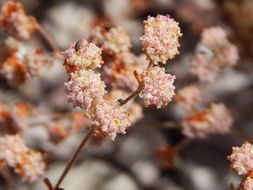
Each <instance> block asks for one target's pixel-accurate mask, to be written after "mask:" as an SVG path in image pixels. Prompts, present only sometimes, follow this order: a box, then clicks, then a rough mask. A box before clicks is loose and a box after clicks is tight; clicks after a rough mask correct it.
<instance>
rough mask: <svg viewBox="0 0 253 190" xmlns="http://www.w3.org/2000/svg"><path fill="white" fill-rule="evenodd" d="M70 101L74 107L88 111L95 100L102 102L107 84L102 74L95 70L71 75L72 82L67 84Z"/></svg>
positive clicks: (81, 71)
mask: <svg viewBox="0 0 253 190" xmlns="http://www.w3.org/2000/svg"><path fill="white" fill-rule="evenodd" d="M65 86H66V92H67V95H68V101H69V102H71V103H72V104H73V106H74V107H80V108H82V109H84V110H87V109H89V108H90V107H91V105H92V102H93V101H94V100H101V99H103V96H104V95H105V93H106V90H105V83H104V82H103V81H102V80H101V77H100V74H99V73H95V72H94V71H93V70H85V69H83V70H80V71H77V72H73V73H71V75H70V80H69V81H68V82H66V83H65Z"/></svg>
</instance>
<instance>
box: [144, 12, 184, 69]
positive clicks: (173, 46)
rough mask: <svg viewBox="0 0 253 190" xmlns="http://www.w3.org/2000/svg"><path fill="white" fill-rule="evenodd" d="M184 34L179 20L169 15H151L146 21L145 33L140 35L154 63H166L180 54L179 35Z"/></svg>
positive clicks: (145, 49)
mask: <svg viewBox="0 0 253 190" xmlns="http://www.w3.org/2000/svg"><path fill="white" fill-rule="evenodd" d="M180 36H182V34H181V32H180V28H179V26H178V22H176V21H174V19H172V18H170V16H169V15H166V16H163V15H157V16H156V17H151V16H149V17H148V19H147V20H146V21H144V35H143V36H141V37H140V40H141V42H142V44H143V50H144V51H145V52H146V54H147V56H148V58H149V59H150V61H151V62H152V63H154V64H158V62H161V63H163V64H166V61H167V60H168V59H172V58H174V56H175V55H176V54H179V51H178V47H179V46H180V45H179V42H178V37H180Z"/></svg>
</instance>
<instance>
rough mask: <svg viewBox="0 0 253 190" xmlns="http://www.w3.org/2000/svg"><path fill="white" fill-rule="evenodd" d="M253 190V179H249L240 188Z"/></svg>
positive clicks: (241, 189) (240, 189)
mask: <svg viewBox="0 0 253 190" xmlns="http://www.w3.org/2000/svg"><path fill="white" fill-rule="evenodd" d="M252 189H253V178H251V177H247V178H246V180H245V181H244V183H243V184H242V185H241V186H240V187H239V190H252Z"/></svg>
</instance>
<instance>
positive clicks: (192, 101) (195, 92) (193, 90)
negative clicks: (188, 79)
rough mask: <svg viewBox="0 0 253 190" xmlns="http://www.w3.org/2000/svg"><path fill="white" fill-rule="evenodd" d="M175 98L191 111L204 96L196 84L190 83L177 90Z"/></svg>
mask: <svg viewBox="0 0 253 190" xmlns="http://www.w3.org/2000/svg"><path fill="white" fill-rule="evenodd" d="M175 100H176V101H177V102H178V103H179V105H180V106H182V107H183V108H184V109H186V110H188V111H190V110H192V109H193V107H194V106H195V105H197V104H198V103H199V102H201V100H202V96H201V92H200V90H199V89H198V87H196V86H195V85H189V86H186V87H184V88H183V89H181V90H179V91H178V92H177V94H176V96H175Z"/></svg>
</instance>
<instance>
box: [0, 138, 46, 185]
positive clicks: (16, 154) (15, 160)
mask: <svg viewBox="0 0 253 190" xmlns="http://www.w3.org/2000/svg"><path fill="white" fill-rule="evenodd" d="M0 162H1V163H4V164H7V165H8V166H10V167H12V168H14V169H15V172H16V173H18V174H19V175H21V176H22V178H23V179H24V180H26V181H28V182H30V183H32V182H35V181H37V180H38V179H39V176H40V175H42V174H44V171H45V168H46V165H45V163H44V162H43V160H42V155H41V153H39V152H35V151H33V150H30V149H29V148H28V147H26V146H25V144H24V141H23V139H21V137H20V136H18V135H5V136H3V137H0Z"/></svg>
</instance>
